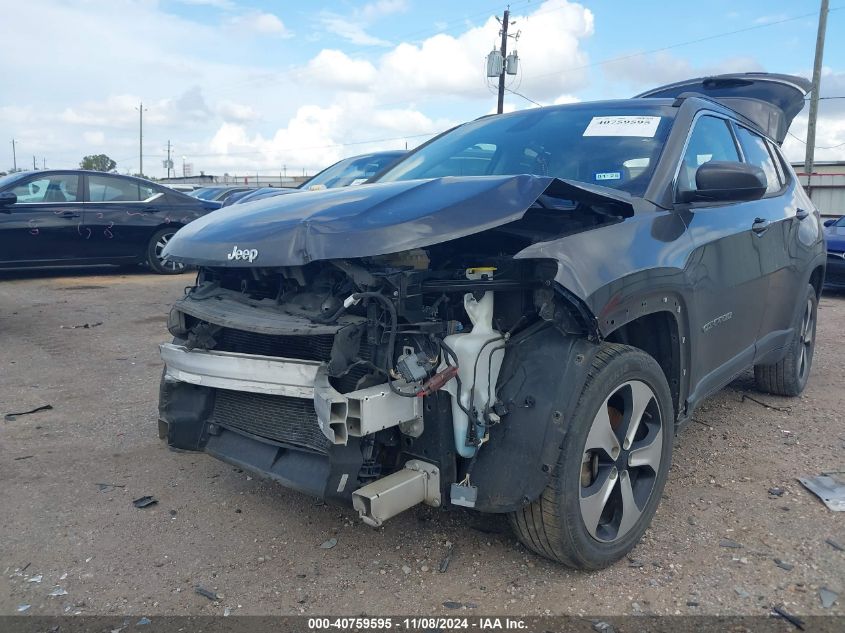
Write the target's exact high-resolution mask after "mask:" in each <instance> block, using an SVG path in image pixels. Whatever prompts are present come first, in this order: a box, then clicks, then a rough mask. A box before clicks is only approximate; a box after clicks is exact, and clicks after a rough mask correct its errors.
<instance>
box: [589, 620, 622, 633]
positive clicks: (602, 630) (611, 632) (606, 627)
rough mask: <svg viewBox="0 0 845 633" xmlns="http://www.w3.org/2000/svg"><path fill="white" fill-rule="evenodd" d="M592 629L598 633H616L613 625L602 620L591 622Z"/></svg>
mask: <svg viewBox="0 0 845 633" xmlns="http://www.w3.org/2000/svg"><path fill="white" fill-rule="evenodd" d="M593 630H594V631H597V632H598V633H616V629H614V628H613V626H611V625H610V624H608V623H607V622H603V621H602V620H596V621H594V622H593Z"/></svg>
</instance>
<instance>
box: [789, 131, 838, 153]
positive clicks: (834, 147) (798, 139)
mask: <svg viewBox="0 0 845 633" xmlns="http://www.w3.org/2000/svg"><path fill="white" fill-rule="evenodd" d="M787 134H789V135H790V136H791V137H792V138H794V139H795V140H796V141H798V142H800V143H802V144H804V145H806V144H807V141H805V140H804V139H802V138H798V137H797V136H795V135H794V134H793V133H792V132H787ZM843 145H845V143H840V144H839V145H831V146H829V147H822V146H821V145H815V146H814V148H815V149H836V148H838V147H842V146H843Z"/></svg>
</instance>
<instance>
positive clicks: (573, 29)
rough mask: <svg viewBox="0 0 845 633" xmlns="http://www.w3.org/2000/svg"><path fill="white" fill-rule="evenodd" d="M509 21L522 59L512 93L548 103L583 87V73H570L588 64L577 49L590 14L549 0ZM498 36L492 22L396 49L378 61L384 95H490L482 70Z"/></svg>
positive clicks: (587, 28)
mask: <svg viewBox="0 0 845 633" xmlns="http://www.w3.org/2000/svg"><path fill="white" fill-rule="evenodd" d="M511 18H512V19H513V20H514V21H515V22H516V25H515V28H517V29H518V30H519V31H521V37H520V39H519V41H518V42H516V43H512V44H511V50H517V51H518V53H519V56H520V58H521V63H520V66H521V69H520V73H521V74H520V75H519V76H518V78H517V79H515V80H513V81H514V82H516V84H517V85H514V86H513V89H514V90H518V91H519V92H522V93H524V94H526V95H527V96H529V97H531V98H532V99H535V100H537V101H546V100H550V99H554V98H555V97H556V96H558V95H560V94H561V92H568V91H572V90H576V89H578V88H581V87H583V86H584V85H585V84H586V81H587V75H586V73H585V72H584V71H583V70H571V69H572V68H574V67H578V66H583V65H584V64H586V62H587V56H586V54H585V53H584V52H583V51H582V50H581V49H580V43H581V40H583V39H585V38H587V37H589V36H591V35H592V33H593V14H592V13H591V12H590V11H589V10H588V9H585V8H584V7H583V6H581V5H579V4H574V3H571V2H567V1H566V0H547V2H544V3H543V4H541V5H540V6H539V7H538V8H537V10H536V11H535V12H534V13H533V14H529V15H522V16H521V15H512V16H511ZM498 30H499V25H498V22H496V20H495V18H493V17H491V18H489V19H488V20H487V21H486V22H485V23H484V24H483V25H482V26H477V27H472V28H469V29H468V30H466V31H465V32H464V33H462V34H461V35H458V36H452V35H448V34H444V33H441V34H437V35H434V36H432V37H429V38H428V39H426V40H424V41H423V42H421V43H419V44H409V43H402V44H399V45H398V46H396V47H395V48H394V49H393V50H391V51H389V52H388V53H386V54H385V55H384V56H383V57H382V58H381V60H380V64H379V73H378V74H379V77H380V78H381V80H382V82H381V84H380V85H381V89H382V91H383V92H385V93H387V92H390V93H393V94H422V95H427V96H430V95H444V94H447V95H455V96H463V97H478V98H481V97H484V96H485V95H487V94H489V91H488V87H487V82H486V80H485V77H484V64H485V60H486V56H487V53H488V52H489V51H490V49H491V48H493V46H494V45H495V46H498V44H497V43H496V40H497V39H498V38H497V36H496V34H497V33H498ZM567 68H569V69H570V70H569V71H566V72H565V71H564V69H567Z"/></svg>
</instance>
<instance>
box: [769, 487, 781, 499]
mask: <svg viewBox="0 0 845 633" xmlns="http://www.w3.org/2000/svg"><path fill="white" fill-rule="evenodd" d="M783 493H784V489H783V488H778V487H777V486H775V487H774V488H769V494H770V495H772V496H773V497H782V496H783Z"/></svg>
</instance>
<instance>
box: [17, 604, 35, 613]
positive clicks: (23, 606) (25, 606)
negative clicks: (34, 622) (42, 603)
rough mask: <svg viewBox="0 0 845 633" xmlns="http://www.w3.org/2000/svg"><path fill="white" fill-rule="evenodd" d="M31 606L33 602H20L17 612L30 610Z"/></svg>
mask: <svg viewBox="0 0 845 633" xmlns="http://www.w3.org/2000/svg"><path fill="white" fill-rule="evenodd" d="M31 606H32V605H31V604H19V605H18V608H17V612H18V613H24V612H26V611H29V608H30V607H31Z"/></svg>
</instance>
